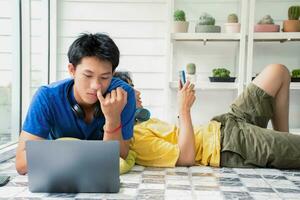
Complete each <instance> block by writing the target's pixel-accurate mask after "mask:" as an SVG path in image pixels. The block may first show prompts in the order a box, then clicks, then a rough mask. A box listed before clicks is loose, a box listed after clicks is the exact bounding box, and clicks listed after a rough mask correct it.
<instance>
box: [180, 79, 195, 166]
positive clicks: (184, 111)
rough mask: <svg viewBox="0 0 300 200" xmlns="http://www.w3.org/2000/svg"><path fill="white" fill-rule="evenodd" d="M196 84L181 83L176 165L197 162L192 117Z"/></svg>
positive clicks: (187, 164)
mask: <svg viewBox="0 0 300 200" xmlns="http://www.w3.org/2000/svg"><path fill="white" fill-rule="evenodd" d="M195 99H196V97H195V90H194V85H193V84H190V82H189V81H188V82H186V84H184V86H183V87H181V85H179V91H178V103H179V130H180V132H179V138H178V145H179V148H180V154H179V158H178V160H177V163H176V165H183V166H190V165H193V164H194V163H195V136H194V129H193V124H192V117H191V107H192V105H193V103H194V102H195Z"/></svg>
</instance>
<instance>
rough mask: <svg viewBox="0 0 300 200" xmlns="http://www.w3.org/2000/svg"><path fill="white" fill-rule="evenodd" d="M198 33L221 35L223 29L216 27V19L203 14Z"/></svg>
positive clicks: (197, 27) (197, 29) (198, 25)
mask: <svg viewBox="0 0 300 200" xmlns="http://www.w3.org/2000/svg"><path fill="white" fill-rule="evenodd" d="M195 32H196V33H220V32H221V27H220V26H215V18H213V17H212V16H211V15H209V14H208V13H202V14H201V15H200V17H199V21H198V23H197V25H196V28H195Z"/></svg>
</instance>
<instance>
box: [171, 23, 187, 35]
mask: <svg viewBox="0 0 300 200" xmlns="http://www.w3.org/2000/svg"><path fill="white" fill-rule="evenodd" d="M188 28H189V22H184V21H174V24H173V32H174V33H186V32H188Z"/></svg>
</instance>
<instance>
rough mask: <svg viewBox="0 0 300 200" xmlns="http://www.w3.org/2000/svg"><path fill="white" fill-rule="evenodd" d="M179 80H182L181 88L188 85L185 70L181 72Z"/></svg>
mask: <svg viewBox="0 0 300 200" xmlns="http://www.w3.org/2000/svg"><path fill="white" fill-rule="evenodd" d="M179 79H180V83H181V86H183V85H184V84H185V83H186V77H185V71H184V70H180V71H179Z"/></svg>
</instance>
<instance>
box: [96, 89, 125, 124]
mask: <svg viewBox="0 0 300 200" xmlns="http://www.w3.org/2000/svg"><path fill="white" fill-rule="evenodd" d="M97 96H98V99H99V101H100V104H101V109H102V112H103V114H104V116H105V119H106V120H107V121H114V120H115V119H121V113H122V111H123V109H124V107H125V105H126V104H127V92H126V91H125V90H124V89H123V88H121V87H118V88H116V89H115V90H112V91H111V92H110V93H108V94H107V95H106V96H105V97H103V95H102V93H101V88H100V89H99V90H98V91H97Z"/></svg>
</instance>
